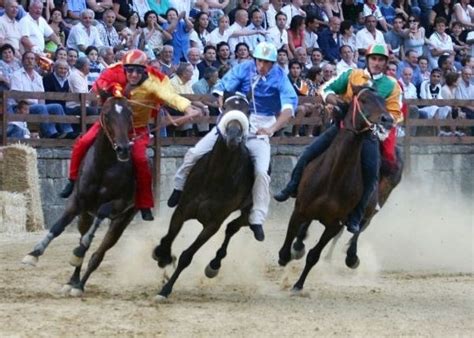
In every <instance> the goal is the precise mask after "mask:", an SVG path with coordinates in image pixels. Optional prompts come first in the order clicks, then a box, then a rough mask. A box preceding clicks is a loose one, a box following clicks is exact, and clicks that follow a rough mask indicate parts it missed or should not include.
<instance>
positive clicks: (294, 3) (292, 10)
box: [281, 0, 307, 29]
mask: <svg viewBox="0 0 474 338" xmlns="http://www.w3.org/2000/svg"><path fill="white" fill-rule="evenodd" d="M301 6H303V0H290V3H289V4H288V5H286V6H283V7H282V8H281V11H282V12H283V13H285V14H286V17H287V18H288V21H287V22H288V24H287V26H286V28H287V29H290V28H291V22H292V21H293V18H294V17H295V16H297V15H298V16H301V17H303V20H304V18H305V17H306V14H307V13H306V12H305V11H304V10H303V8H301Z"/></svg>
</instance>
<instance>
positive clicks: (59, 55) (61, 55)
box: [53, 47, 67, 62]
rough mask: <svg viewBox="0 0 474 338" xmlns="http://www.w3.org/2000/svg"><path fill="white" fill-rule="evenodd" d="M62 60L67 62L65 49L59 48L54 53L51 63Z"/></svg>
mask: <svg viewBox="0 0 474 338" xmlns="http://www.w3.org/2000/svg"><path fill="white" fill-rule="evenodd" d="M59 60H63V61H66V62H67V49H66V48H64V47H60V48H58V49H56V51H55V52H54V57H53V61H59Z"/></svg>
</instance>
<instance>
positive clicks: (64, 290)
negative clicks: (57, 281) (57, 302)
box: [59, 284, 72, 296]
mask: <svg viewBox="0 0 474 338" xmlns="http://www.w3.org/2000/svg"><path fill="white" fill-rule="evenodd" d="M71 290H72V285H71V284H65V285H63V287H62V288H61V290H60V291H59V293H60V294H61V295H63V296H67V295H69V294H70V292H71Z"/></svg>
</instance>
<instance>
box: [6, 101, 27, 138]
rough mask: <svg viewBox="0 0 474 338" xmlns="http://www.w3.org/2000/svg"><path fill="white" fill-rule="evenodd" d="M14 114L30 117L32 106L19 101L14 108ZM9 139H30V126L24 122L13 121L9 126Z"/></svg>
mask: <svg viewBox="0 0 474 338" xmlns="http://www.w3.org/2000/svg"><path fill="white" fill-rule="evenodd" d="M13 113H14V114H21V115H28V114H29V113H30V105H29V104H28V102H26V101H19V102H18V104H16V105H15V106H14V108H13ZM7 137H12V138H20V139H22V138H27V139H28V138H30V137H31V133H30V130H29V129H28V125H27V123H26V122H24V121H11V122H8V125H7Z"/></svg>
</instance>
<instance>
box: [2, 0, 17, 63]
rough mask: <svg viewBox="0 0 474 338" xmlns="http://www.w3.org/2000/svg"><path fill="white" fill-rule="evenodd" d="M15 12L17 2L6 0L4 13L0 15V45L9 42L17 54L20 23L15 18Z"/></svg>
mask: <svg viewBox="0 0 474 338" xmlns="http://www.w3.org/2000/svg"><path fill="white" fill-rule="evenodd" d="M17 14H18V2H16V0H6V1H5V14H4V15H2V16H1V17H0V45H4V44H9V45H10V46H12V47H13V51H14V53H15V54H19V50H20V39H21V32H20V24H19V23H18V22H17V21H16V19H15V18H16V16H17Z"/></svg>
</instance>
